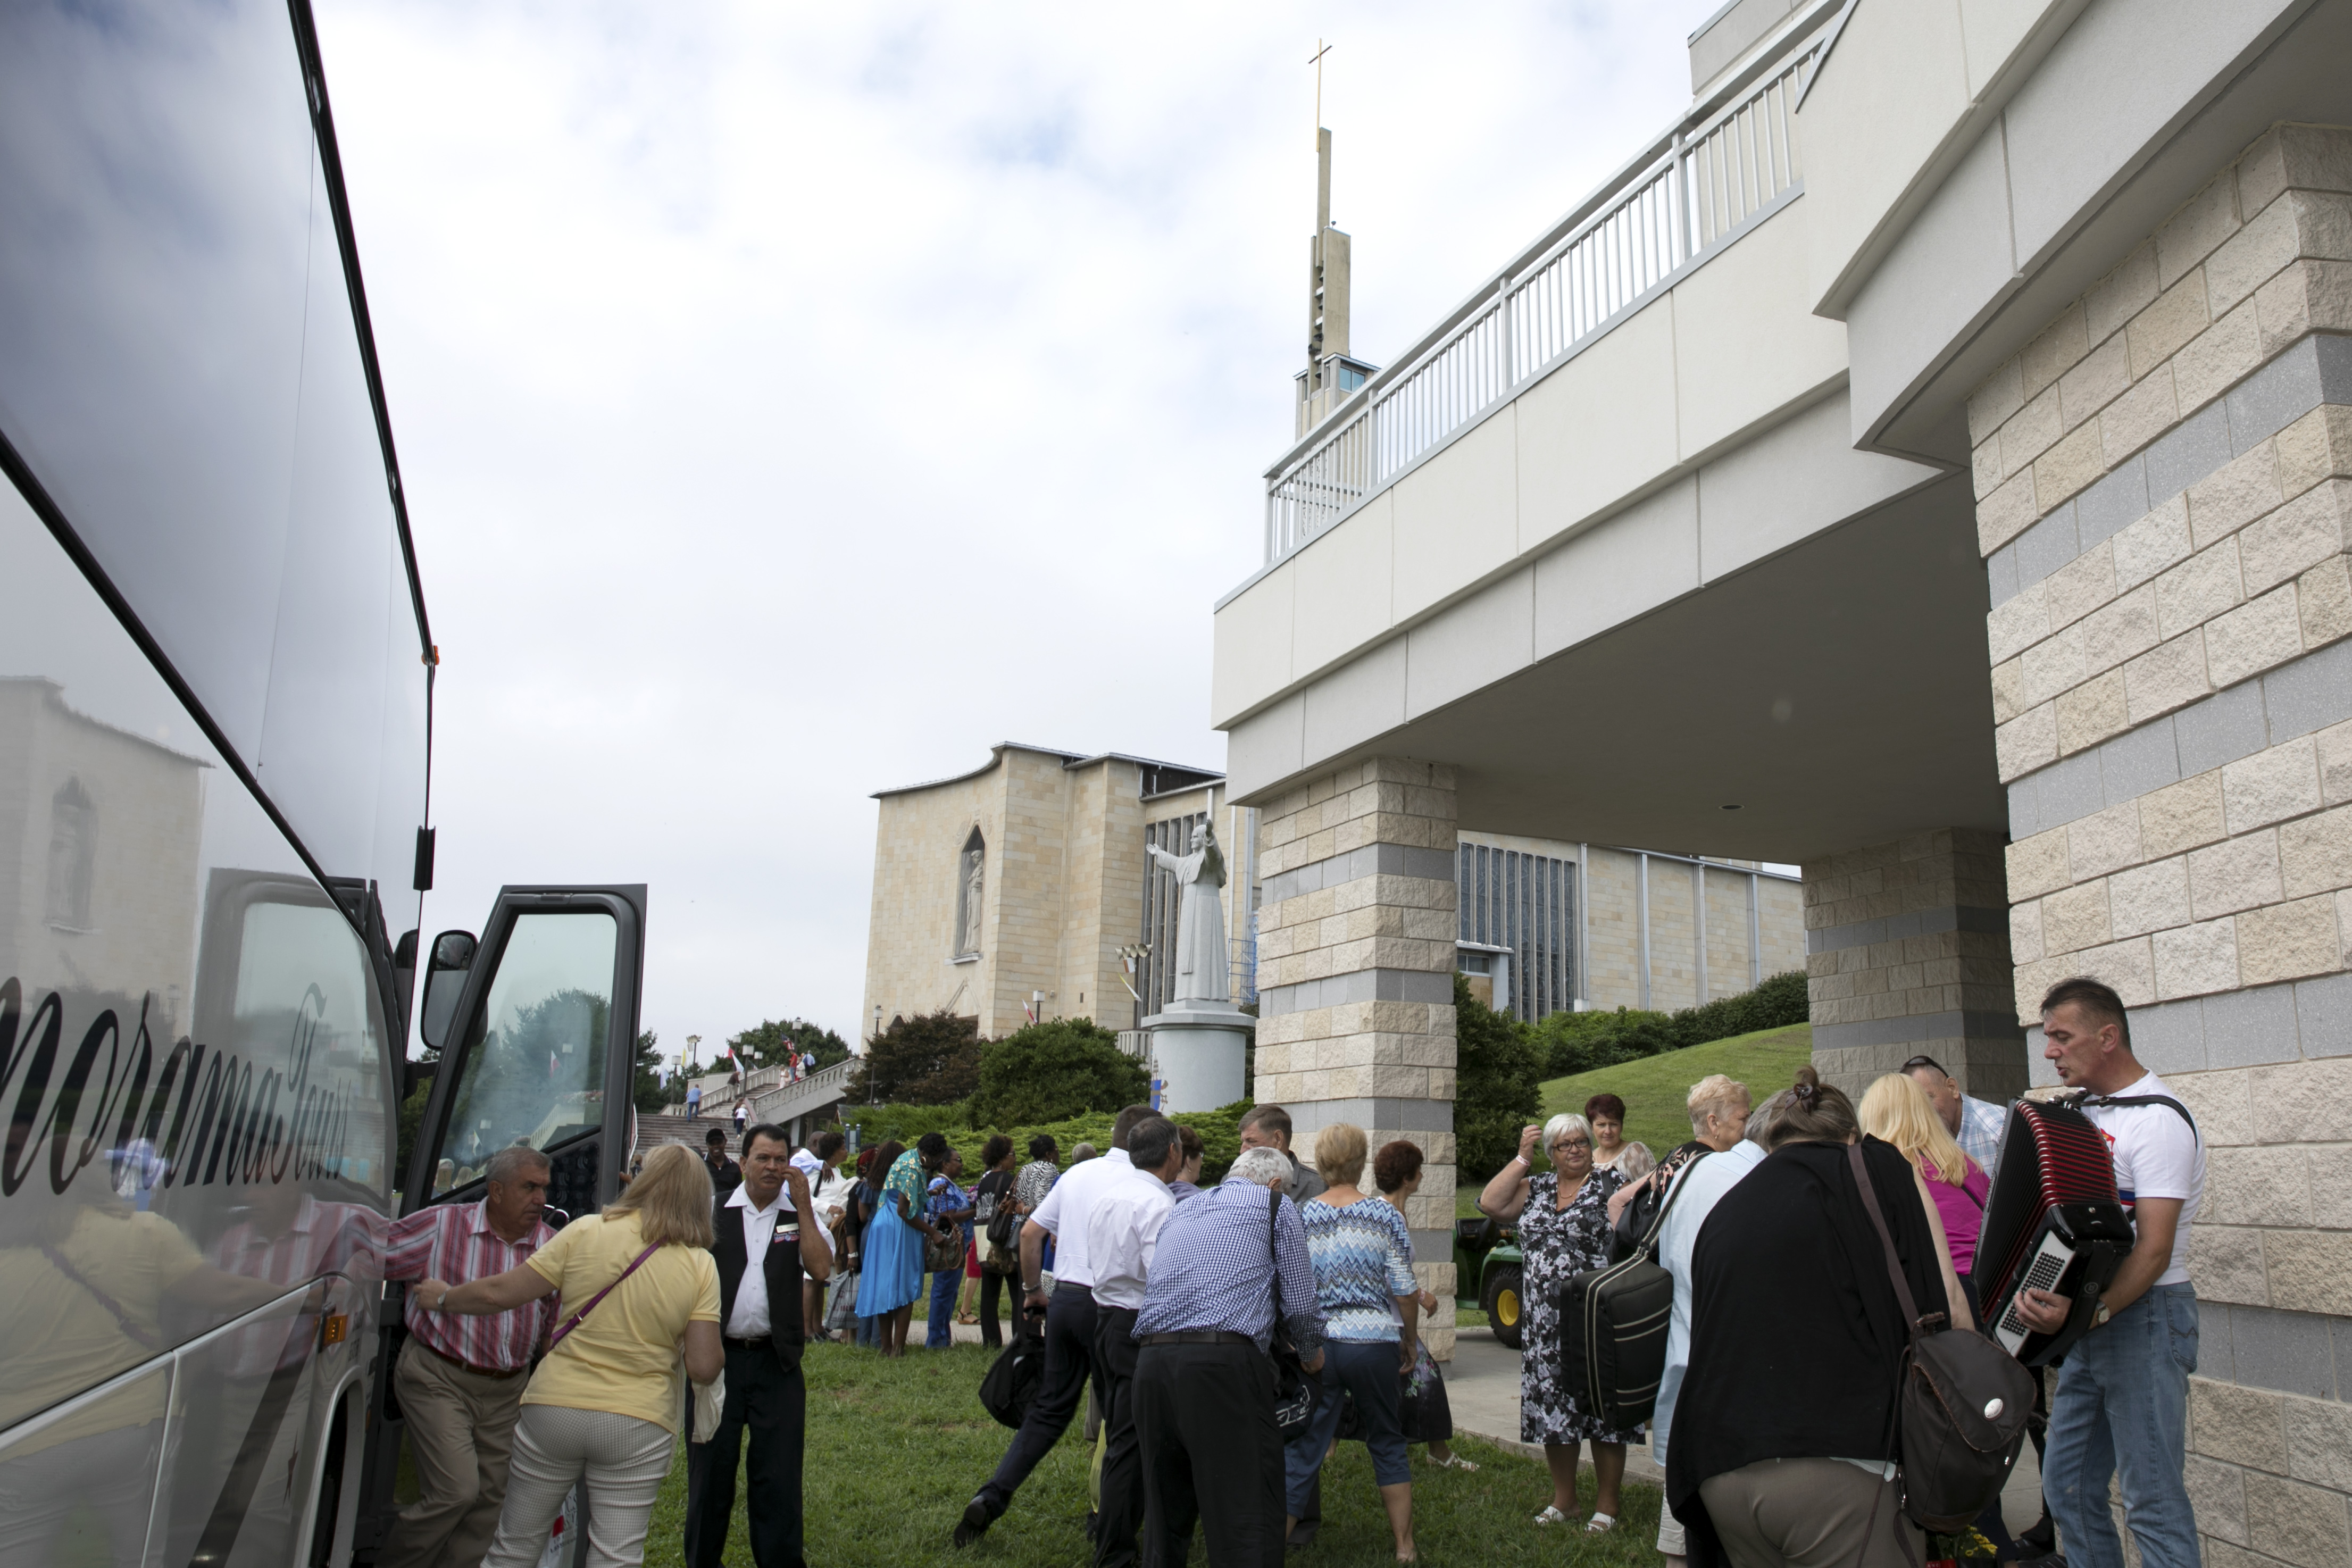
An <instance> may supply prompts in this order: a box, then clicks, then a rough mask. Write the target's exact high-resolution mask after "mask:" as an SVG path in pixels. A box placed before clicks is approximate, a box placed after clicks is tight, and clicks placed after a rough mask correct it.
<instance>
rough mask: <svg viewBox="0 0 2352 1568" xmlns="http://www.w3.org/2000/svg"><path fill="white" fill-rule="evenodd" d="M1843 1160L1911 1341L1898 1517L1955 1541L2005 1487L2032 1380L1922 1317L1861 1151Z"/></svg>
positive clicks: (1969, 1337) (2005, 1357) (1902, 1406)
mask: <svg viewBox="0 0 2352 1568" xmlns="http://www.w3.org/2000/svg"><path fill="white" fill-rule="evenodd" d="M1846 1158H1847V1160H1848V1161H1850V1162H1851V1163H1853V1180H1854V1184H1855V1185H1856V1186H1858V1187H1860V1188H1861V1189H1862V1203H1863V1206H1864V1208H1866V1209H1868V1210H1869V1211H1870V1222H1871V1224H1873V1225H1874V1226H1877V1227H1878V1239H1879V1243H1880V1245H1881V1246H1882V1247H1885V1252H1886V1277H1887V1278H1888V1279H1891V1280H1893V1281H1894V1282H1895V1300H1896V1301H1898V1302H1899V1303H1901V1305H1902V1308H1903V1321H1904V1324H1905V1326H1906V1329H1908V1331H1909V1332H1910V1336H1911V1342H1910V1344H1909V1346H1908V1347H1906V1349H1905V1351H1904V1352H1903V1371H1902V1379H1903V1381H1902V1384H1901V1386H1900V1388H1899V1389H1898V1390H1897V1391H1896V1394H1895V1411H1894V1415H1895V1425H1896V1426H1897V1427H1898V1428H1899V1429H1900V1432H1901V1434H1902V1446H1901V1449H1900V1453H1901V1457H1902V1470H1901V1474H1902V1479H1903V1511H1904V1512H1905V1513H1907V1514H1909V1515H1910V1516H1911V1519H1912V1521H1913V1522H1914V1523H1916V1524H1917V1525H1919V1526H1920V1527H1921V1528H1922V1529H1925V1530H1932V1531H1938V1532H1939V1533H1942V1534H1947V1535H1948V1534H1953V1533H1955V1532H1957V1531H1963V1530H1966V1529H1967V1528H1968V1527H1969V1524H1970V1523H1971V1522H1972V1521H1974V1520H1975V1519H1976V1517H1977V1516H1978V1515H1979V1514H1980V1513H1982V1512H1983V1511H1984V1510H1985V1506H1986V1505H1987V1504H1988V1503H1990V1502H1991V1501H1992V1500H1993V1499H1995V1498H1997V1497H1999V1496H2000V1489H2001V1486H2002V1484H2003V1483H2004V1482H2006V1481H2007V1480H2008V1479H2009V1472H2010V1467H2011V1466H2012V1465H2014V1464H2016V1463H2017V1453H2018V1449H2019V1448H2020V1447H2022V1446H2023V1444H2024V1442H2025V1423H2026V1417H2028V1416H2029V1415H2032V1413H2033V1374H2032V1373H2030V1372H2028V1371H2026V1370H2025V1368H2024V1367H2023V1366H2021V1365H2020V1364H2019V1363H2018V1361H2017V1359H2016V1358H2015V1357H2013V1356H2011V1354H2010V1353H2009V1352H2007V1351H2005V1350H2003V1349H2001V1348H2000V1345H1999V1344H1997V1343H1995V1342H1993V1341H1991V1340H1990V1339H1987V1338H1986V1337H1985V1336H1984V1335H1982V1334H1971V1333H1960V1332H1955V1331H1951V1330H1949V1329H1944V1330H1942V1331H1937V1324H1939V1323H1940V1322H1941V1321H1942V1319H1943V1314H1942V1313H1937V1315H1936V1318H1935V1319H1934V1320H1927V1319H1922V1318H1921V1317H1920V1316H1919V1303H1918V1302H1917V1301H1916V1300H1914V1299H1913V1297H1912V1295H1911V1286H1910V1283H1909V1281H1907V1280H1906V1279H1904V1278H1903V1266H1902V1264H1901V1263H1900V1262H1899V1261H1898V1260H1897V1259H1896V1258H1895V1237H1894V1236H1893V1234H1892V1233H1890V1232H1889V1231H1888V1230H1887V1228H1886V1215H1885V1214H1884V1213H1883V1212H1882V1211H1881V1210H1880V1208H1879V1206H1878V1194H1877V1192H1876V1191H1875V1190H1874V1189H1873V1188H1872V1186H1871V1184H1870V1173H1869V1171H1868V1170H1867V1169H1865V1168H1864V1165H1863V1163H1862V1145H1861V1144H1859V1143H1852V1144H1848V1145H1847V1146H1846ZM1872 1511H1873V1513H1874V1514H1875V1512H1876V1507H1875V1505H1873V1510H1872Z"/></svg>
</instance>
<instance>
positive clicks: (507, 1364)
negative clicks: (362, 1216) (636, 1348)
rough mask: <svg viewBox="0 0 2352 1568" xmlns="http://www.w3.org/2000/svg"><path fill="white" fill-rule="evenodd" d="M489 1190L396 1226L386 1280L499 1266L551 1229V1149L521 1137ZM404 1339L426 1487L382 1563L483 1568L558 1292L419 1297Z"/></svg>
mask: <svg viewBox="0 0 2352 1568" xmlns="http://www.w3.org/2000/svg"><path fill="white" fill-rule="evenodd" d="M484 1175H485V1176H486V1178H487V1182H486V1185H487V1188H488V1195H487V1196H485V1197H484V1198H483V1199H482V1201H481V1202H479V1203H476V1204H436V1205H433V1206H432V1207H430V1208H425V1209H420V1210H418V1211H417V1212H416V1213H415V1214H413V1215H409V1216H408V1217H407V1218H405V1219H403V1220H399V1221H397V1222H395V1223H394V1226H393V1227H392V1237H391V1243H390V1246H389V1247H387V1248H386V1250H385V1253H384V1263H383V1274H384V1278H385V1279H446V1280H447V1281H448V1282H449V1283H450V1284H452V1285H463V1284H465V1283H467V1281H468V1280H474V1279H488V1277H490V1276H491V1275H493V1274H503V1273H505V1272H506V1271H507V1270H508V1269H509V1268H514V1267H515V1266H516V1265H518V1264H520V1263H521V1262H523V1261H524V1260H525V1259H526V1258H530V1255H531V1254H532V1253H534V1252H537V1251H538V1250H539V1249H540V1248H541V1247H544V1246H545V1245H546V1244H547V1243H548V1241H549V1240H551V1238H552V1237H554V1234H555V1233H554V1232H553V1231H551V1230H550V1229H548V1228H547V1226H545V1225H543V1224H541V1220H540V1215H541V1214H542V1213H544V1212H545V1210H546V1208H547V1181H548V1175H549V1165H548V1163H547V1156H546V1155H544V1154H542V1153H541V1152H539V1151H538V1150H536V1149H530V1148H526V1147H524V1146H522V1145H521V1144H516V1145H515V1146H513V1147H511V1148H507V1149H501V1150H499V1152H497V1153H495V1154H493V1155H491V1156H490V1163H489V1165H488V1168H487V1169H486V1170H485V1172H484ZM407 1323H408V1345H407V1348H406V1349H404V1350H403V1351H402V1352H401V1354H400V1365H399V1367H398V1368H397V1369H396V1370H395V1371H394V1373H393V1386H394V1389H396V1390H397V1391H398V1392H399V1394H400V1408H401V1412H402V1414H403V1415H404V1416H405V1417H406V1418H407V1422H408V1445H409V1449H410V1451H411V1452H412V1453H413V1454H414V1455H415V1460H416V1479H417V1481H418V1484H419V1485H420V1486H421V1487H422V1489H423V1491H424V1495H423V1496H422V1497H420V1498H419V1499H418V1500H416V1501H415V1502H414V1503H411V1504H410V1505H409V1506H407V1507H406V1508H404V1509H402V1510H400V1517H399V1519H398V1520H397V1521H395V1522H394V1525H393V1527H392V1533H391V1535H390V1537H389V1538H388V1539H387V1540H386V1541H385V1542H384V1548H383V1555H382V1556H381V1557H379V1558H378V1559H377V1563H379V1564H380V1568H428V1565H431V1564H442V1563H446V1564H450V1565H452V1568H478V1564H479V1563H481V1561H482V1555H483V1553H485V1552H488V1550H489V1546H490V1537H491V1535H492V1534H493V1533H494V1532H495V1531H497V1529H498V1522H499V1507H500V1505H501V1504H503V1503H504V1502H505V1501H506V1495H507V1459H508V1456H509V1453H511V1451H512V1449H513V1447H514V1429H515V1419H516V1417H517V1416H519V1415H520V1414H521V1413H522V1391H523V1384H525V1383H526V1382H527V1381H528V1379H527V1377H526V1375H525V1374H526V1373H529V1372H530V1363H531V1357H532V1356H533V1355H535V1354H536V1353H537V1352H538V1351H539V1349H540V1347H541V1345H543V1344H545V1343H546V1341H547V1336H548V1334H549V1333H550V1332H551V1331H552V1330H553V1328H554V1326H555V1298H554V1297H552V1296H549V1297H546V1298H544V1299H542V1300H537V1301H533V1302H531V1303H530V1304H529V1305H527V1306H522V1307H518V1308H516V1309H515V1310H512V1311H510V1312H498V1313H492V1314H487V1315H484V1316H482V1317H467V1316H463V1315H460V1314H457V1313H445V1312H427V1311H425V1310H423V1309H422V1308H421V1307H419V1306H418V1305H417V1301H416V1298H415V1295H413V1294H412V1295H411V1296H410V1297H409V1299H408V1308H407Z"/></svg>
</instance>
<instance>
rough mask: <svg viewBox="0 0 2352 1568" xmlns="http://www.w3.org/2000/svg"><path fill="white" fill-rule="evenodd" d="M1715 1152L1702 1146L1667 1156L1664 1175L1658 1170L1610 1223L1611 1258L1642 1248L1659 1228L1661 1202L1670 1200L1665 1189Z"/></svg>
mask: <svg viewBox="0 0 2352 1568" xmlns="http://www.w3.org/2000/svg"><path fill="white" fill-rule="evenodd" d="M1711 1152H1713V1151H1711V1150H1709V1149H1706V1148H1704V1147H1702V1148H1700V1149H1699V1150H1697V1151H1696V1152H1694V1153H1691V1154H1689V1155H1688V1156H1687V1157H1685V1156H1682V1155H1677V1154H1669V1155H1667V1156H1666V1161H1665V1163H1664V1164H1663V1165H1661V1166H1659V1167H1658V1169H1659V1170H1660V1171H1663V1172H1664V1176H1663V1177H1659V1176H1657V1175H1656V1174H1655V1173H1653V1175H1652V1178H1651V1180H1650V1182H1649V1183H1648V1184H1647V1185H1645V1186H1643V1189H1642V1190H1641V1191H1640V1192H1638V1193H1636V1194H1633V1201H1632V1202H1630V1203H1628V1204H1627V1205H1625V1208H1624V1212H1623V1213H1622V1214H1620V1215H1618V1216H1617V1223H1616V1224H1615V1225H1614V1226H1611V1227H1610V1232H1609V1261H1610V1262H1612V1263H1622V1262H1624V1261H1625V1260H1626V1259H1627V1258H1631V1257H1633V1254H1634V1253H1636V1252H1638V1251H1640V1250H1641V1248H1642V1243H1643V1239H1644V1238H1645V1237H1648V1236H1649V1235H1650V1233H1651V1232H1652V1231H1654V1230H1656V1229H1657V1228H1658V1205H1661V1204H1663V1203H1664V1202H1665V1201H1666V1199H1665V1189H1666V1188H1668V1187H1670V1186H1672V1185H1673V1184H1674V1181H1675V1177H1676V1176H1678V1175H1680V1174H1681V1173H1682V1172H1683V1171H1685V1170H1686V1169H1688V1168H1689V1167H1690V1166H1693V1165H1696V1164H1697V1163H1699V1162H1700V1161H1701V1160H1704V1159H1706V1157H1707V1155H1708V1154H1709V1153H1711Z"/></svg>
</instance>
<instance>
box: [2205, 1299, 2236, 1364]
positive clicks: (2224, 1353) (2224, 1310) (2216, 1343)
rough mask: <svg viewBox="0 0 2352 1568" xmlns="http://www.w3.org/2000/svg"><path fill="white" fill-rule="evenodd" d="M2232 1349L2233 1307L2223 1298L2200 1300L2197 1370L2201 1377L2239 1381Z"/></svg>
mask: <svg viewBox="0 0 2352 1568" xmlns="http://www.w3.org/2000/svg"><path fill="white" fill-rule="evenodd" d="M2232 1363H2233V1357H2232V1356H2231V1350H2230V1309H2229V1306H2228V1305H2227V1304H2226V1303H2224V1302H2221V1301H2200V1302H2198V1303H2197V1373H2198V1375H2199V1376H2200V1377H2210V1378H2218V1379H2220V1380H2221V1382H2223V1383H2235V1382H2237V1381H2238V1374H2237V1373H2236V1371H2235V1370H2233V1364H2232Z"/></svg>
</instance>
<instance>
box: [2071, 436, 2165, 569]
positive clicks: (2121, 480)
mask: <svg viewBox="0 0 2352 1568" xmlns="http://www.w3.org/2000/svg"><path fill="white" fill-rule="evenodd" d="M2145 516H2147V463H2146V462H2145V460H2144V459H2142V458H2133V459H2132V460H2131V461H2130V462H2128V463H2126V464H2125V465H2124V466H2123V467H2122V468H2117V469H2116V471H2115V472H2114V473H2112V474H2109V475H2108V476H2107V477H2106V478H2105V479H2101V480H2100V481H2099V482H2098V483H2097V484H2095V485H2093V486H2092V487H2091V488H2090V489H2086V490H2084V492H2083V493H2082V494H2081V495H2079V496H2076V497H2075V498H2074V523H2075V530H2076V532H2077V534H2078V535H2079V537H2080V540H2081V543H2082V547H2083V548H2084V549H2085V550H2088V549H2089V548H2091V546H2093V545H2094V544H2096V543H2097V542H2099V541H2101V540H2102V539H2105V538H2106V537H2108V536H2109V535H2110V534H2113V533H2115V532H2116V531H2119V530H2121V529H2122V528H2123V527H2124V526H2125V525H2126V524H2128V523H2133V522H2137V521H2139V520H2140V519H2141V518H2143V517H2145Z"/></svg>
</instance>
